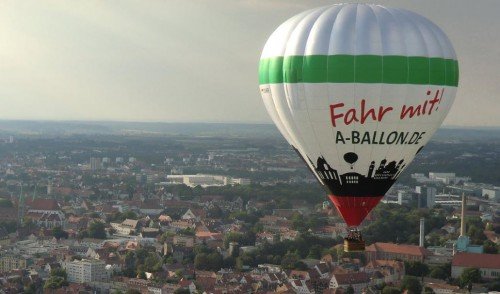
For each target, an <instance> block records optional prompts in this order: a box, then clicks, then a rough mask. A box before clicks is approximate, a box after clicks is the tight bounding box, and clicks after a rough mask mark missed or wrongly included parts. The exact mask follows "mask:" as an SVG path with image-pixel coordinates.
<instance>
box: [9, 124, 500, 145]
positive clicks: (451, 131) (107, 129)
mask: <svg viewBox="0 0 500 294" xmlns="http://www.w3.org/2000/svg"><path fill="white" fill-rule="evenodd" d="M0 134H4V135H5V134H8V135H28V136H29V135H42V136H51V135H55V136H61V135H79V134H85V135H92V134H98V135H107V134H108V135H144V136H161V135H186V136H231V137H269V136H280V134H279V132H278V130H277V129H276V127H275V126H274V125H273V124H242V123H162V122H100V121H95V122H94V121H15V120H3V121H2V120H0ZM433 140H435V141H453V140H460V141H473V140H494V141H497V140H500V128H451V127H444V128H440V129H439V130H438V131H437V133H436V134H435V135H434V137H433Z"/></svg>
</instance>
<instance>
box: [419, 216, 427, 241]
mask: <svg viewBox="0 0 500 294" xmlns="http://www.w3.org/2000/svg"><path fill="white" fill-rule="evenodd" d="M424 236H425V218H421V219H420V238H419V240H418V246H420V247H424Z"/></svg>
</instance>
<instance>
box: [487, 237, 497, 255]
mask: <svg viewBox="0 0 500 294" xmlns="http://www.w3.org/2000/svg"><path fill="white" fill-rule="evenodd" d="M483 247H484V253H490V254H497V253H498V245H497V244H495V243H493V242H491V241H490V240H486V241H484V243H483Z"/></svg>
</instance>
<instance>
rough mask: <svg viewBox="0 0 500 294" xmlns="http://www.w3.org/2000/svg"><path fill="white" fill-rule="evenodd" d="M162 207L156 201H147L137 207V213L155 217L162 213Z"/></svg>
mask: <svg viewBox="0 0 500 294" xmlns="http://www.w3.org/2000/svg"><path fill="white" fill-rule="evenodd" d="M163 210H164V209H163V207H161V205H159V203H158V201H157V200H147V201H144V202H142V203H141V204H140V205H139V212H140V213H141V214H144V215H149V216H157V215H160V214H161V213H162V212H163Z"/></svg>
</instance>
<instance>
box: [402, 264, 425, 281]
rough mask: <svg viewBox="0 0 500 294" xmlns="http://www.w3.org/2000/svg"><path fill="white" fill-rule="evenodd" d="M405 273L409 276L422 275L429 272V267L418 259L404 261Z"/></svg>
mask: <svg viewBox="0 0 500 294" xmlns="http://www.w3.org/2000/svg"><path fill="white" fill-rule="evenodd" d="M405 273H406V274H407V275H409V276H415V277H423V276H427V274H429V267H428V266H427V265H426V264H425V263H422V262H420V261H405Z"/></svg>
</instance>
